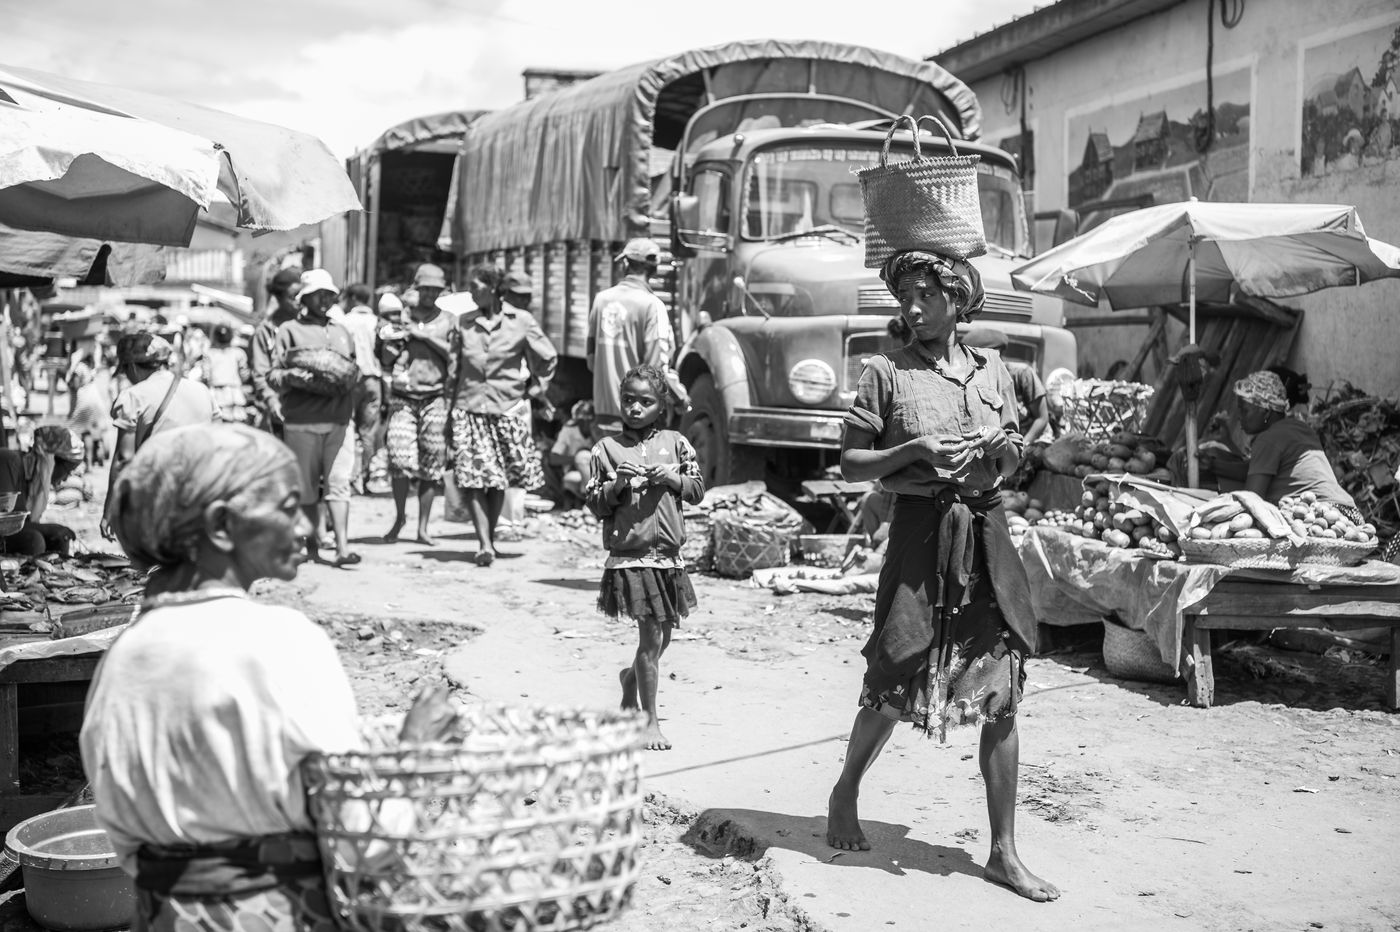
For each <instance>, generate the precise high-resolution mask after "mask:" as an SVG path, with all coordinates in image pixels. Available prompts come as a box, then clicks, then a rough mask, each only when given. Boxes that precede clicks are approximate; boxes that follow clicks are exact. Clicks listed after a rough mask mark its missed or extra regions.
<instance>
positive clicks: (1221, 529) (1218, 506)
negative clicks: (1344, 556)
mask: <svg viewBox="0 0 1400 932" xmlns="http://www.w3.org/2000/svg"><path fill="white" fill-rule="evenodd" d="M1299 543H1300V540H1299V538H1298V537H1297V536H1296V535H1295V534H1294V533H1293V529H1292V527H1291V526H1290V524H1289V522H1288V521H1287V520H1286V519H1285V518H1284V516H1283V513H1282V512H1281V511H1280V510H1279V509H1278V508H1276V507H1274V506H1273V505H1270V504H1269V503H1268V502H1266V501H1264V499H1262V498H1260V497H1259V496H1258V495H1255V494H1254V493H1252V492H1230V493H1228V494H1226V495H1221V496H1219V497H1217V498H1213V499H1211V500H1210V501H1208V502H1206V503H1205V504H1204V505H1202V506H1201V507H1200V508H1198V509H1196V511H1195V513H1193V514H1192V515H1191V525H1190V532H1189V533H1188V534H1187V535H1186V536H1184V537H1182V539H1181V550H1182V553H1184V554H1185V555H1186V559H1187V560H1188V561H1190V562H1194V563H1216V564H1219V565H1221V566H1232V567H1241V568H1248V569H1291V568H1292V567H1294V566H1297V565H1298V558H1299V549H1298V545H1299Z"/></svg>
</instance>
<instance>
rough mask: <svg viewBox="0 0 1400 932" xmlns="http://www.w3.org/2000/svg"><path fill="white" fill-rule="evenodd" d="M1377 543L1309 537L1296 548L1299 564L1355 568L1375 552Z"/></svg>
mask: <svg viewBox="0 0 1400 932" xmlns="http://www.w3.org/2000/svg"><path fill="white" fill-rule="evenodd" d="M1378 543H1379V542H1377V541H1372V542H1371V543H1367V544H1360V543H1357V542H1356V541H1351V540H1331V539H1329V538H1319V537H1309V538H1308V539H1307V540H1305V541H1303V543H1302V544H1301V545H1299V547H1298V562H1299V563H1321V564H1324V565H1327V566H1356V565H1357V564H1358V563H1361V562H1363V561H1364V560H1365V559H1366V558H1367V557H1369V556H1370V555H1371V554H1373V553H1375V552H1376V549H1377V547H1378Z"/></svg>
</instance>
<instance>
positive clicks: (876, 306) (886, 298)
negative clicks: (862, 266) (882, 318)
mask: <svg viewBox="0 0 1400 932" xmlns="http://www.w3.org/2000/svg"><path fill="white" fill-rule="evenodd" d="M898 307H899V302H898V301H896V300H895V299H894V295H892V294H890V291H889V289H888V288H886V287H885V286H884V285H861V286H860V288H859V289H858V290H857V292H856V310H857V311H858V312H859V313H861V314H872V313H873V314H887V313H889V312H890V311H891V310H893V309H896V308H898Z"/></svg>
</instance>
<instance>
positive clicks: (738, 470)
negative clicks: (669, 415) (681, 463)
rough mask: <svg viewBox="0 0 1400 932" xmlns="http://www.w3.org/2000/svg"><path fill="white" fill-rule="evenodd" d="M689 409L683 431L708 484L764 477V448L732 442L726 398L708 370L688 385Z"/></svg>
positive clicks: (682, 419)
mask: <svg viewBox="0 0 1400 932" xmlns="http://www.w3.org/2000/svg"><path fill="white" fill-rule="evenodd" d="M688 390H689V391H690V410H689V411H687V412H686V413H685V414H684V416H682V417H681V433H682V434H684V435H685V439H686V440H689V441H690V445H691V446H692V447H694V448H695V455H696V457H697V458H698V459H699V460H700V475H701V476H702V477H703V478H704V480H705V488H707V489H710V488H714V487H715V486H717V485H729V484H730V483H735V482H747V481H749V480H750V479H762V478H763V474H764V456H763V451H762V450H759V449H757V448H754V447H746V446H738V445H735V444H731V443H730V442H729V431H728V427H727V423H728V416H727V415H726V414H725V410H724V399H723V398H721V397H720V394H719V391H718V390H717V389H716V388H715V380H714V377H713V376H711V375H710V374H709V373H708V372H707V373H705V374H704V375H701V376H699V377H697V378H696V379H695V381H694V382H692V383H691V384H690V386H689V389H688Z"/></svg>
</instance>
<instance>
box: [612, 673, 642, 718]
mask: <svg viewBox="0 0 1400 932" xmlns="http://www.w3.org/2000/svg"><path fill="white" fill-rule="evenodd" d="M617 679H618V681H619V682H620V683H622V707H623V708H624V709H637V708H640V706H638V705H637V674H636V672H635V671H633V669H632V668H631V667H623V668H622V669H621V670H619V671H617Z"/></svg>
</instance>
